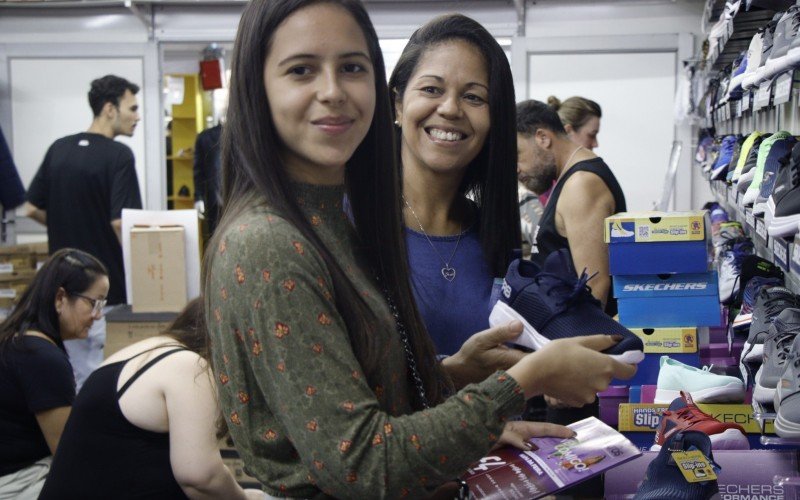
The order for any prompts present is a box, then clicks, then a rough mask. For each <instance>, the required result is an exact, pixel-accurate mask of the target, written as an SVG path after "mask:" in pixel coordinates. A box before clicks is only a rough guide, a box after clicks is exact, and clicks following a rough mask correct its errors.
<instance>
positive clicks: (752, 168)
mask: <svg viewBox="0 0 800 500" xmlns="http://www.w3.org/2000/svg"><path fill="white" fill-rule="evenodd" d="M771 136H772V134H762V135H760V136H759V137H757V138H756V140H755V142H753V148H752V149H751V150H750V153H749V154H748V155H747V158H746V159H745V162H744V166H743V167H742V171H741V172H740V174H739V176H738V178H737V180H736V181H735V184H736V190H737V191H740V192H741V193H742V194H744V193H745V192H746V191H747V188H748V187H750V183H751V182H753V177H755V174H756V168H757V165H758V161H759V159H758V158H759V155H760V154H761V146H763V145H764V142H766V140H767V139H769V138H770V137H771ZM765 158H766V150H765ZM740 200H741V196H740ZM739 204H740V205H741V201H740V203H739Z"/></svg>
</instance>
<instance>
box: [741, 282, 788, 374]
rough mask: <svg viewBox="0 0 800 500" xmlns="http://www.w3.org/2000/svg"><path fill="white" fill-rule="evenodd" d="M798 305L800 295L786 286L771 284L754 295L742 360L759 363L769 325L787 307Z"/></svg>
mask: <svg viewBox="0 0 800 500" xmlns="http://www.w3.org/2000/svg"><path fill="white" fill-rule="evenodd" d="M790 307H791V308H797V307H800V297H798V296H797V295H795V294H794V293H792V292H791V291H790V290H789V289H788V288H784V287H782V286H773V287H770V288H762V289H761V290H760V291H759V292H758V295H757V296H756V303H755V306H753V316H752V321H751V323H750V333H749V335H748V336H747V340H746V341H745V343H744V347H742V361H746V362H748V363H760V362H761V357H762V355H763V354H764V340H766V338H767V334H768V331H769V327H770V325H772V322H773V321H774V320H775V318H777V317H778V315H779V314H780V313H781V312H782V311H783V310H784V309H787V308H790Z"/></svg>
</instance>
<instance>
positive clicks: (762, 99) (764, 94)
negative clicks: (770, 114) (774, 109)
mask: <svg viewBox="0 0 800 500" xmlns="http://www.w3.org/2000/svg"><path fill="white" fill-rule="evenodd" d="M761 85H762V86H761V87H759V88H758V92H756V102H755V105H754V106H753V109H761V108H763V107H764V106H768V105H769V96H770V91H771V90H772V82H764V83H762V84H761Z"/></svg>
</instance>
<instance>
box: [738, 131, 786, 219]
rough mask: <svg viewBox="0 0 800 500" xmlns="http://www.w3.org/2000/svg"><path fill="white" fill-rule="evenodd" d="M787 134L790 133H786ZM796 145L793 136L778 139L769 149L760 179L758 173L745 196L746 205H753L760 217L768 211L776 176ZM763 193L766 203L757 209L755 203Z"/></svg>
mask: <svg viewBox="0 0 800 500" xmlns="http://www.w3.org/2000/svg"><path fill="white" fill-rule="evenodd" d="M783 134H784V132H778V133H776V134H775V135H774V136H773V137H775V136H777V135H783ZM785 134H789V133H788V132H785ZM770 139H772V137H770ZM795 144H797V140H796V139H795V138H794V137H793V136H791V135H786V137H780V138H778V139H776V140H775V141H774V142H773V143H772V146H771V147H770V148H769V152H768V153H767V158H766V160H764V164H763V168H762V169H761V171H760V174H761V176H760V178H759V175H758V174H759V172H756V177H755V178H754V179H753V182H752V183H751V184H750V187H749V188H748V189H747V192H746V193H745V194H744V204H745V205H750V204H753V213H754V214H759V215H760V214H763V213H764V212H765V211H766V208H767V207H766V199H767V198H768V197H769V195H770V194H771V193H772V189H773V187H774V186H775V176H776V175H777V174H778V169H780V167H781V164H783V163H784V160H785V159H786V158H787V157H788V156H789V155H790V154H791V152H792V148H793V147H794V145H795ZM762 191H763V192H764V196H763V197H762V199H763V200H764V201H763V202H762V204H761V205H760V206H759V207H756V206H755V203H756V201H757V200H758V197H759V195H760V194H761V192H762Z"/></svg>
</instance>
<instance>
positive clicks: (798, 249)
mask: <svg viewBox="0 0 800 500" xmlns="http://www.w3.org/2000/svg"><path fill="white" fill-rule="evenodd" d="M789 265H790V266H791V268H792V271H794V272H795V273H797V274H800V243H797V244H794V245H792V262H791V263H790V264H789Z"/></svg>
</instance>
